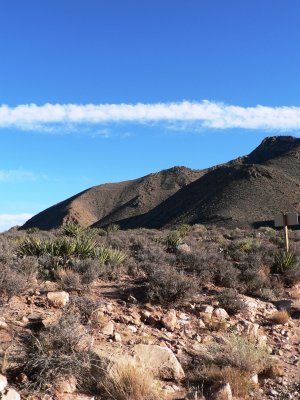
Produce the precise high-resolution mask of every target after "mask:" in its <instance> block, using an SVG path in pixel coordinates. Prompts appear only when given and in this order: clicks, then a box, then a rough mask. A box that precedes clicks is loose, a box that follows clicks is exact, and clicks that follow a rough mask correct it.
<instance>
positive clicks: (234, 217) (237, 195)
mask: <svg viewBox="0 0 300 400" xmlns="http://www.w3.org/2000/svg"><path fill="white" fill-rule="evenodd" d="M299 199H300V139H297V138H294V137H291V136H275V137H270V138H266V139H265V140H264V141H263V142H262V143H261V144H260V145H259V146H258V147H257V148H256V149H255V150H254V151H253V152H252V153H250V154H249V155H248V156H244V157H240V158H238V159H236V160H233V161H230V162H228V163H225V164H222V165H217V166H215V167H212V168H209V169H206V170H202V171H200V170H191V169H188V168H185V167H174V168H171V169H168V170H164V171H161V172H158V173H155V174H150V175H147V176H145V177H142V178H139V179H135V180H132V181H127V182H120V183H111V184H105V185H100V186H95V187H92V188H90V189H88V190H86V191H84V192H82V193H79V194H78V195H76V196H74V197H72V198H70V199H67V200H65V201H63V202H61V203H59V204H57V205H55V206H53V207H50V208H49V209H47V210H45V211H43V212H41V213H39V214H37V215H36V216H34V217H33V218H32V219H30V220H29V221H27V222H26V224H25V225H24V226H23V228H30V227H38V228H40V229H45V230H47V229H51V228H55V227H59V226H61V225H63V224H64V223H65V222H67V221H70V220H71V221H75V222H77V223H79V224H80V225H82V226H85V227H86V226H93V227H102V226H105V225H108V224H111V223H118V224H119V225H120V226H121V227H122V228H126V229H128V228H137V227H147V228H161V227H169V226H175V225H176V224H180V223H189V224H194V223H202V224H208V223H213V224H217V225H222V226H240V227H249V226H261V225H270V224H271V223H272V222H271V221H272V220H273V218H274V215H275V214H277V213H278V212H279V211H281V210H284V211H299V209H300V203H299Z"/></svg>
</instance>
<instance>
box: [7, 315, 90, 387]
mask: <svg viewBox="0 0 300 400" xmlns="http://www.w3.org/2000/svg"><path fill="white" fill-rule="evenodd" d="M90 344H91V338H90V336H89V334H88V332H87V330H86V329H85V328H84V327H83V326H82V325H81V324H80V323H79V321H78V319H77V318H75V317H74V315H64V316H63V317H62V318H61V319H60V320H59V321H57V323H56V324H54V325H52V326H50V327H48V328H45V329H44V330H41V331H39V332H37V333H34V334H27V335H25V336H23V337H22V346H23V351H21V352H18V354H16V355H15V356H14V361H17V364H18V365H19V366H21V368H22V371H23V372H24V373H25V374H26V375H27V377H28V378H29V386H30V387H31V388H33V389H35V390H38V391H45V390H47V389H48V390H49V389H51V388H52V387H53V382H54V381H55V380H56V379H58V378H59V377H62V378H63V377H68V376H75V378H77V380H78V383H79V385H84V384H85V383H86V382H85V381H88V380H89V379H90V370H91V367H92V365H93V363H94V360H93V356H92V353H91V352H90V350H89V348H90Z"/></svg>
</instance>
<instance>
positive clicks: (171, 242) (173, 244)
mask: <svg viewBox="0 0 300 400" xmlns="http://www.w3.org/2000/svg"><path fill="white" fill-rule="evenodd" d="M162 243H163V244H164V245H165V246H166V248H167V250H168V251H171V252H172V251H173V252H174V251H175V250H177V248H178V246H180V245H181V244H183V238H182V235H181V233H180V232H178V231H171V232H169V233H168V235H167V236H166V237H165V238H163V239H162Z"/></svg>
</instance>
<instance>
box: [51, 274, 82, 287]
mask: <svg viewBox="0 0 300 400" xmlns="http://www.w3.org/2000/svg"><path fill="white" fill-rule="evenodd" d="M56 281H57V282H58V286H59V288H60V289H62V290H66V291H70V290H78V289H80V288H81V285H82V282H81V276H80V274H79V273H78V272H76V271H73V270H72V269H64V268H61V269H59V270H58V271H57V273H56Z"/></svg>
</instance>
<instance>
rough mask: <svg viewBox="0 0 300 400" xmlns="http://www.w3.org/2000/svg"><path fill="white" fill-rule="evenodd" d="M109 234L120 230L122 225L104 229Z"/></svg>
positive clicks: (109, 226) (111, 225) (112, 225)
mask: <svg viewBox="0 0 300 400" xmlns="http://www.w3.org/2000/svg"><path fill="white" fill-rule="evenodd" d="M104 229H105V231H106V232H107V233H111V232H117V231H118V230H119V229H120V225H118V224H109V225H107V227H105V228H104Z"/></svg>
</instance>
